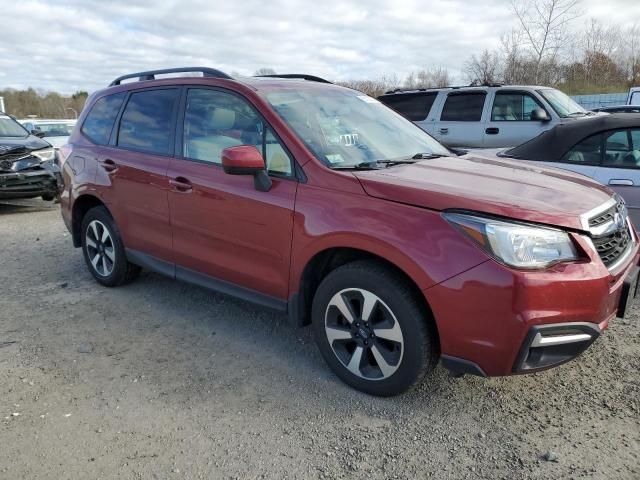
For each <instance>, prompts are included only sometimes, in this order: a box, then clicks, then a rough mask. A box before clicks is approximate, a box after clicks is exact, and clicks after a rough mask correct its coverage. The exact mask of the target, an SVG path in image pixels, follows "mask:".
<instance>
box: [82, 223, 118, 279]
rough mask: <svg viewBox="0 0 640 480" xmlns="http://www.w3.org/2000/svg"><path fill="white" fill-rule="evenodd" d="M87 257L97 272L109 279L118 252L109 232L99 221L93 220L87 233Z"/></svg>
mask: <svg viewBox="0 0 640 480" xmlns="http://www.w3.org/2000/svg"><path fill="white" fill-rule="evenodd" d="M85 244H86V249H87V256H88V258H89V261H90V262H91V266H92V267H93V269H94V270H95V272H96V273H97V274H98V275H100V276H103V277H108V276H109V275H111V273H112V272H113V268H114V266H115V262H116V250H115V246H114V244H113V238H111V233H109V230H108V229H107V227H106V226H105V225H104V223H102V222H101V221H99V220H93V221H92V222H91V223H89V225H88V226H87V231H86V232H85Z"/></svg>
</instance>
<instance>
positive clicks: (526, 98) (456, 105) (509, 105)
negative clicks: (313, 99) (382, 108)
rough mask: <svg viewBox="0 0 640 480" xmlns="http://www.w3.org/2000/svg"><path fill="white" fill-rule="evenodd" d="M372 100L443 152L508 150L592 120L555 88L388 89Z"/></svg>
mask: <svg viewBox="0 0 640 480" xmlns="http://www.w3.org/2000/svg"><path fill="white" fill-rule="evenodd" d="M378 100H380V101H381V102H382V103H384V104H385V105H387V106H389V107H391V108H393V109H394V110H396V111H397V112H398V113H400V114H401V115H403V116H405V117H407V118H408V119H409V120H412V121H413V122H415V123H416V124H417V125H418V126H419V127H420V128H422V129H423V130H425V131H426V132H427V133H429V134H431V135H432V136H433V137H435V138H436V139H438V140H439V141H440V142H441V143H443V144H444V145H446V146H448V147H470V148H496V147H512V146H514V145H520V144H521V143H523V142H526V141H527V140H530V139H532V138H534V137H536V136H537V135H539V134H540V133H542V132H544V131H546V130H549V129H550V128H553V127H554V126H556V125H559V124H562V123H567V122H572V121H575V120H577V119H583V118H589V117H592V116H595V115H597V114H596V113H594V112H589V111H587V110H585V109H584V108H582V107H581V106H580V105H578V104H577V103H576V102H575V101H574V100H572V99H571V98H569V97H568V96H567V95H565V94H564V93H562V92H561V91H559V90H556V89H555V88H549V87H536V86H506V85H489V86H479V87H448V88H440V89H420V90H394V91H391V92H387V93H386V94H384V95H382V96H380V97H378ZM601 115H604V114H601Z"/></svg>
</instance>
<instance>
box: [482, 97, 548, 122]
mask: <svg viewBox="0 0 640 480" xmlns="http://www.w3.org/2000/svg"><path fill="white" fill-rule="evenodd" d="M537 108H542V105H540V104H539V103H538V101H537V100H536V99H535V98H533V97H532V96H531V95H529V94H528V93H524V92H496V96H495V99H494V100H493V107H492V108H491V121H492V122H509V121H512V122H518V121H520V122H522V121H530V120H531V112H533V111H534V110H535V109H537Z"/></svg>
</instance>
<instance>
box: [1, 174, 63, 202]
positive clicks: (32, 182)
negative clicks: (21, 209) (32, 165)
mask: <svg viewBox="0 0 640 480" xmlns="http://www.w3.org/2000/svg"><path fill="white" fill-rule="evenodd" d="M61 187H62V177H61V176H60V174H59V173H58V172H55V171H52V170H49V169H44V170H31V171H21V172H11V173H0V199H14V198H34V197H39V196H42V195H52V196H55V195H58V194H59V193H60V190H61Z"/></svg>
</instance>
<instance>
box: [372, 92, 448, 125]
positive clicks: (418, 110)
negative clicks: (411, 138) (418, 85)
mask: <svg viewBox="0 0 640 480" xmlns="http://www.w3.org/2000/svg"><path fill="white" fill-rule="evenodd" d="M437 95H438V94H437V93H435V92H434V93H422V92H421V93H399V94H395V95H382V96H381V97H379V98H378V100H380V101H381V102H382V103H384V104H385V105H386V106H388V107H390V108H392V109H394V110H395V111H396V112H398V113H399V114H400V115H402V116H404V117H406V118H408V119H409V120H411V121H413V122H419V121H421V120H425V119H426V118H427V115H429V111H430V110H431V107H432V106H433V102H434V101H435V99H436V96H437Z"/></svg>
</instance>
